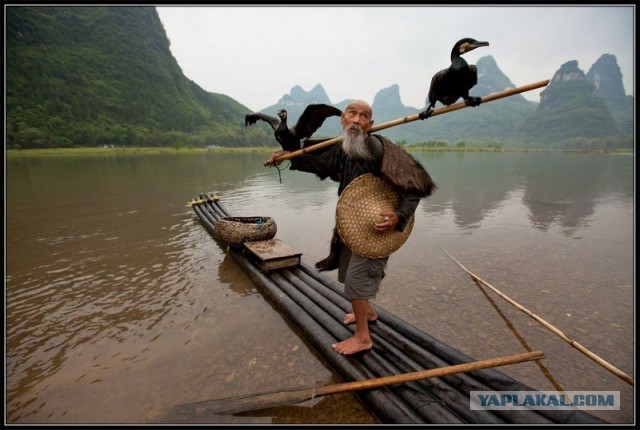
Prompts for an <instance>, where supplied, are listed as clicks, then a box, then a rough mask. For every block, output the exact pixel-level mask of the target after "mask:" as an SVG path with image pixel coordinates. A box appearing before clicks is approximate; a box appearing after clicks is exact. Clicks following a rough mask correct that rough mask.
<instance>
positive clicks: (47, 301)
mask: <svg viewBox="0 0 640 430" xmlns="http://www.w3.org/2000/svg"><path fill="white" fill-rule="evenodd" d="M416 156H417V157H418V158H420V159H421V160H422V161H423V162H424V163H425V165H426V166H427V168H428V170H429V171H430V173H431V174H432V176H433V177H434V179H435V180H436V182H437V183H438V186H439V188H438V190H437V192H436V193H435V194H434V195H433V196H432V197H430V198H428V199H426V200H423V201H422V202H421V203H420V206H419V207H418V211H417V216H416V222H415V226H414V230H413V232H412V234H411V237H410V238H409V240H408V241H407V242H406V243H405V245H404V246H403V247H402V248H401V249H400V250H399V251H398V252H397V253H396V254H394V255H393V256H392V257H391V259H390V261H389V266H388V269H387V277H386V278H385V280H384V281H383V284H382V287H381V291H380V294H379V296H378V299H377V303H378V304H379V305H381V306H383V307H385V308H386V309H387V310H389V311H391V312H393V313H395V314H397V315H398V316H400V317H401V318H403V319H405V320H406V321H408V322H410V323H412V324H414V325H416V326H417V327H419V328H421V329H422V330H424V331H426V332H428V333H429V334H431V335H433V336H435V337H437V338H439V339H440V340H443V341H445V342H446V343H448V344H449V345H451V346H453V347H455V348H457V349H459V350H460V351H462V352H464V353H465V354H468V355H470V356H472V357H475V358H477V359H484V358H491V357H496V356H501V355H510V354H515V353H520V352H523V351H524V350H525V349H526V348H527V347H530V348H531V349H534V350H538V349H540V350H543V351H544V353H545V356H546V358H545V360H544V364H545V368H546V369H545V371H543V369H541V368H540V367H539V366H536V365H535V364H534V363H527V364H519V365H514V366H508V367H505V368H502V369H501V371H503V372H504V373H507V374H509V375H510V376H513V377H514V378H516V379H518V380H521V381H522V382H524V383H526V384H528V385H531V386H533V387H535V388H537V389H540V390H556V389H558V387H561V389H564V390H571V391H605V390H606V391H620V394H621V404H622V408H621V410H619V411H593V412H592V413H593V414H594V415H597V416H600V417H602V418H604V419H607V420H609V421H611V422H614V423H630V422H633V420H634V406H633V405H634V404H635V399H634V390H633V387H631V386H630V385H629V384H627V383H625V382H623V381H621V380H620V379H619V378H617V377H616V376H614V375H613V374H611V373H610V372H608V371H606V370H604V369H603V368H602V367H600V366H598V365H597V364H596V363H594V362H593V361H591V360H590V359H588V358H586V357H585V356H584V355H582V354H581V353H580V352H578V351H577V350H575V349H574V348H572V347H571V346H569V345H568V344H567V343H565V342H563V341H562V340H561V339H559V338H558V337H557V336H555V335H553V334H552V333H550V332H549V331H548V330H546V329H544V328H543V327H542V326H541V325H540V324H538V323H537V322H535V321H534V320H533V319H531V318H529V317H528V316H526V315H525V314H523V313H522V312H520V311H518V310H517V309H515V308H514V307H513V306H511V305H509V304H507V303H506V302H505V301H503V300H502V299H500V298H499V297H498V296H497V295H495V294H491V293H489V294H488V296H486V295H484V294H483V292H482V291H481V290H480V289H479V288H478V287H477V286H476V285H475V284H474V283H473V282H472V281H471V279H470V278H469V276H468V275H467V274H466V273H464V271H462V270H461V269H460V267H459V266H457V264H456V263H455V262H453V261H452V260H451V259H450V258H449V257H448V256H447V255H446V254H445V253H444V252H443V250H446V251H447V252H449V253H450V254H451V255H453V256H454V257H455V258H456V259H458V260H459V261H460V262H461V263H462V264H464V265H465V267H467V268H468V269H469V270H471V271H473V272H474V273H475V274H477V275H478V276H480V277H481V278H483V279H484V280H486V281H487V282H489V283H491V285H493V286H494V287H496V288H498V289H500V290H501V291H502V292H503V293H504V294H506V295H508V296H509V297H511V298H512V299H514V300H516V301H517V302H518V303H520V304H522V305H523V306H525V307H527V308H528V309H530V310H531V311H532V312H534V313H536V314H538V315H540V316H541V317H542V318H544V319H545V320H547V321H549V322H550V323H551V324H553V325H555V326H556V327H558V328H560V329H561V330H563V331H564V332H565V333H566V334H567V335H569V336H571V337H573V338H575V339H576V340H578V341H579V342H580V343H581V344H583V345H584V346H585V347H587V348H589V349H590V350H592V351H593V352H594V353H596V354H598V355H600V356H601V357H603V358H605V359H606V360H607V361H609V362H610V363H612V364H614V365H615V366H616V367H618V368H620V369H622V370H623V371H625V372H627V373H629V374H631V375H632V376H633V374H634V370H635V366H634V351H635V337H634V330H635V326H634V313H635V290H634V253H635V249H634V239H635V232H634V197H635V194H634V181H633V179H634V163H633V156H630V155H613V154H560V153H443V154H440V153H416ZM266 158H267V157H266V156H265V154H261V153H248V154H214V153H210V154H204V155H202V154H201V155H193V154H187V153H180V154H176V155H136V156H122V155H120V156H112V155H105V156H104V157H87V158H68V157H58V158H46V159H45V158H19V159H8V160H6V245H5V246H6V248H5V255H6V257H5V261H6V277H5V299H6V300H5V313H6V325H5V333H6V393H7V404H6V421H7V422H8V423H20V424H27V423H43V424H57V423H68V424H78V423H107V424H111V423H149V422H152V421H153V419H155V418H157V417H158V416H159V414H160V412H161V411H162V410H163V408H164V407H166V406H167V405H175V404H181V403H188V402H195V401H201V400H206V399H212V398H220V397H230V396H236V395H242V394H248V393H256V392H261V391H273V390H278V389H283V390H284V389H290V388H302V387H304V388H306V387H310V386H313V385H314V384H318V385H325V384H330V383H337V382H341V381H340V380H339V379H338V378H337V377H336V376H335V375H334V374H333V373H332V371H331V370H330V369H329V368H328V367H327V365H326V364H325V363H324V362H323V360H322V359H321V358H320V357H318V355H317V354H316V353H315V352H314V351H313V350H312V349H310V348H309V347H308V346H307V344H306V343H305V341H304V339H302V338H300V337H299V336H298V335H297V334H296V331H295V329H294V327H291V326H290V325H289V324H288V323H287V322H286V321H285V320H284V319H283V318H282V317H281V316H280V315H279V314H278V313H277V312H276V311H275V310H274V308H272V307H271V305H270V303H269V302H268V301H266V299H265V298H264V297H263V296H262V295H261V293H260V288H259V287H257V286H256V285H254V284H252V282H251V281H250V280H249V278H248V277H247V276H246V274H245V273H244V272H243V271H242V270H241V269H240V267H239V266H238V265H237V264H236V263H235V262H234V261H233V259H232V258H231V257H230V256H229V255H228V254H227V253H226V250H225V249H224V247H223V246H221V245H219V244H218V243H217V242H216V241H214V240H213V239H212V237H211V236H210V235H209V234H208V233H207V231H206V229H205V228H204V227H203V226H202V225H201V224H200V223H199V221H198V219H197V217H196V216H195V213H194V212H193V210H192V209H191V208H190V207H189V206H188V205H187V202H188V200H190V199H192V198H194V197H197V196H198V195H199V193H201V192H210V191H216V192H218V194H219V195H220V197H221V198H222V201H223V204H224V205H225V206H226V207H227V209H228V210H229V211H230V212H231V213H232V214H233V215H237V216H270V217H272V218H273V219H274V220H275V221H276V223H277V226H278V231H277V235H276V237H277V238H279V239H281V240H283V241H284V242H285V243H287V244H289V245H291V246H293V247H294V248H297V249H300V250H302V252H303V256H302V259H303V261H304V262H306V263H308V264H313V263H314V262H315V261H317V260H319V259H321V258H323V257H325V256H326V253H327V251H328V244H329V239H330V235H331V229H332V227H333V216H334V209H335V203H336V201H337V195H336V189H337V187H336V185H335V184H334V183H332V182H328V181H319V180H317V179H315V178H314V177H313V176H311V175H307V174H304V173H300V172H291V171H288V170H283V171H282V172H280V173H281V180H282V182H280V178H279V175H278V172H277V171H276V170H275V169H273V168H266V167H263V165H262V162H263V161H264V159H266ZM283 167H286V165H285V166H283ZM329 276H332V277H334V278H335V274H334V273H331V274H329ZM490 299H492V300H490ZM193 422H209V423H241V424H245V423H253V424H256V423H258V424H260V423H262V424H266V423H316V424H326V423H375V422H376V419H375V417H373V416H372V415H371V414H369V413H368V412H367V410H366V407H365V406H364V405H362V404H360V403H359V402H358V401H357V399H356V398H355V397H354V396H353V395H350V394H345V395H339V396H328V397H326V398H324V399H322V400H320V399H317V400H316V401H314V402H307V403H305V404H301V405H296V406H288V407H281V408H274V409H271V410H264V411H258V412H252V413H244V414H239V415H236V416H223V417H194V418H193Z"/></svg>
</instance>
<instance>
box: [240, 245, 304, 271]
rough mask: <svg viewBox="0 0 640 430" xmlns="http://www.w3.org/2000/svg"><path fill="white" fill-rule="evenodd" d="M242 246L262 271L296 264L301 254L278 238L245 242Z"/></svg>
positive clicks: (298, 262)
mask: <svg viewBox="0 0 640 430" xmlns="http://www.w3.org/2000/svg"><path fill="white" fill-rule="evenodd" d="M244 248H245V251H246V252H247V253H248V254H249V256H250V257H251V258H252V259H253V260H254V261H255V262H256V263H257V264H258V266H259V267H260V269H261V270H264V271H267V270H273V269H280V268H282V267H290V266H296V265H298V264H300V257H301V255H302V253H300V252H297V251H295V250H294V249H293V248H291V247H290V246H289V245H287V244H286V243H284V242H282V241H280V240H279V239H269V240H259V241H252V242H245V243H244Z"/></svg>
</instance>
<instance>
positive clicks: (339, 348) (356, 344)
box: [331, 336, 373, 355]
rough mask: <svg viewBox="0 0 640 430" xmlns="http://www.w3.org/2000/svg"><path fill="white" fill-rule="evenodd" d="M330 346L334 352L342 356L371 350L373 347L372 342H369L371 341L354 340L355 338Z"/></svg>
mask: <svg viewBox="0 0 640 430" xmlns="http://www.w3.org/2000/svg"><path fill="white" fill-rule="evenodd" d="M331 346H332V347H333V349H334V350H336V352H339V353H340V354H343V355H349V354H355V353H356V352H360V351H366V350H368V349H371V348H372V347H373V342H371V339H369V340H364V341H363V340H360V339H358V338H356V337H355V336H352V337H350V338H349V339H346V340H343V341H342V342H339V343H334V344H333V345H331Z"/></svg>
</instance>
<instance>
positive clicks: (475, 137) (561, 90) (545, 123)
mask: <svg viewBox="0 0 640 430" xmlns="http://www.w3.org/2000/svg"><path fill="white" fill-rule="evenodd" d="M476 66H477V67H478V84H477V85H476V86H475V87H474V88H473V89H472V90H471V95H474V96H484V95H488V94H491V93H496V92H500V91H504V90H506V89H509V88H514V87H515V85H514V84H513V83H512V82H511V80H510V79H509V78H508V77H507V76H506V75H505V74H504V73H503V72H502V71H501V70H500V68H499V67H498V64H497V63H496V61H495V59H494V58H493V57H492V56H486V57H482V58H480V59H479V60H478V62H477V63H476ZM348 102H349V100H345V101H342V102H340V103H335V104H334V105H335V106H336V107H339V108H344V106H345V105H346V104H347V103H348ZM307 103H329V104H331V102H330V99H329V97H328V95H327V94H326V92H325V91H324V88H323V87H322V85H321V84H317V85H316V86H315V87H314V88H313V89H312V90H311V91H310V92H308V93H307V92H305V91H304V90H302V88H301V87H300V86H295V87H293V88H292V90H291V93H290V94H286V95H284V96H283V97H282V98H281V99H280V100H279V101H278V102H276V103H275V104H273V105H271V106H269V107H268V108H265V109H263V110H262V112H266V113H271V114H274V113H275V112H276V111H277V110H278V109H280V108H286V109H288V110H289V118H290V120H289V122H290V123H294V122H295V121H296V120H297V118H298V116H299V115H300V114H301V113H302V110H303V109H304V107H305V106H306V104H307ZM372 107H373V110H374V118H375V120H376V123H377V124H380V123H383V122H387V121H391V120H394V119H397V118H402V117H404V116H408V115H413V114H416V113H418V112H419V111H420V110H421V109H418V108H414V107H410V106H405V105H404V104H403V103H402V100H401V98H400V88H399V86H398V85H397V84H393V85H391V86H389V87H387V88H383V89H381V90H379V91H378V93H376V95H375V97H374V100H373V102H372ZM436 107H437V108H438V107H441V105H440V104H438V105H437V106H436ZM327 122H328V124H325V125H324V126H323V127H322V128H321V129H320V130H318V135H322V136H336V135H338V134H340V133H341V130H340V125H339V123H338V121H337V119H331V120H329V121H327ZM382 133H384V134H385V135H386V136H388V137H389V138H391V139H392V140H394V141H396V142H404V143H407V144H418V143H422V142H430V141H442V142H447V143H448V144H450V145H451V144H456V143H458V142H465V143H466V144H484V145H487V144H488V145H503V146H524V145H537V146H559V147H562V146H566V145H567V144H570V145H574V146H576V145H587V146H589V147H592V146H593V145H598V142H602V144H603V145H605V146H618V147H619V146H631V145H632V144H633V97H631V96H625V95H624V87H623V85H622V74H621V73H620V69H619V67H618V66H617V63H616V59H615V56H613V55H610V54H604V55H603V56H602V57H601V59H599V60H598V61H597V62H596V63H595V64H594V65H593V67H592V69H591V70H590V72H589V74H587V75H585V74H584V72H582V71H581V70H580V69H579V68H578V67H577V62H576V61H570V62H568V63H566V64H564V65H562V66H561V68H560V69H559V70H558V72H557V73H556V74H555V76H554V78H553V79H551V82H550V84H549V85H548V86H547V87H546V88H545V89H544V90H543V92H542V97H541V102H540V103H536V102H531V101H528V100H527V99H526V98H524V96H522V95H521V94H517V95H514V96H510V97H507V98H504V99H500V100H496V101H494V102H491V103H487V104H486V105H480V106H479V107H476V108H466V109H463V110H460V111H457V112H452V113H450V114H447V115H443V116H438V117H434V118H430V119H427V120H425V121H415V122H412V123H409V124H404V125H401V126H397V127H392V128H388V129H385V130H383V131H382ZM605 138H606V139H605ZM587 140H588V142H586V141H587Z"/></svg>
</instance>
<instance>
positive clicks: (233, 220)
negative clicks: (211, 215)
mask: <svg viewBox="0 0 640 430" xmlns="http://www.w3.org/2000/svg"><path fill="white" fill-rule="evenodd" d="M277 230H278V226H277V225H276V222H275V221H274V220H273V219H272V218H270V217H224V218H220V219H219V220H218V221H217V222H216V224H215V229H214V230H213V236H214V237H215V238H216V239H218V240H220V241H222V242H224V243H226V244H227V245H229V246H231V247H234V248H240V247H241V246H242V244H243V243H244V242H247V241H250V242H253V241H258V240H269V239H273V237H274V236H275V235H276V231H277Z"/></svg>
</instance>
